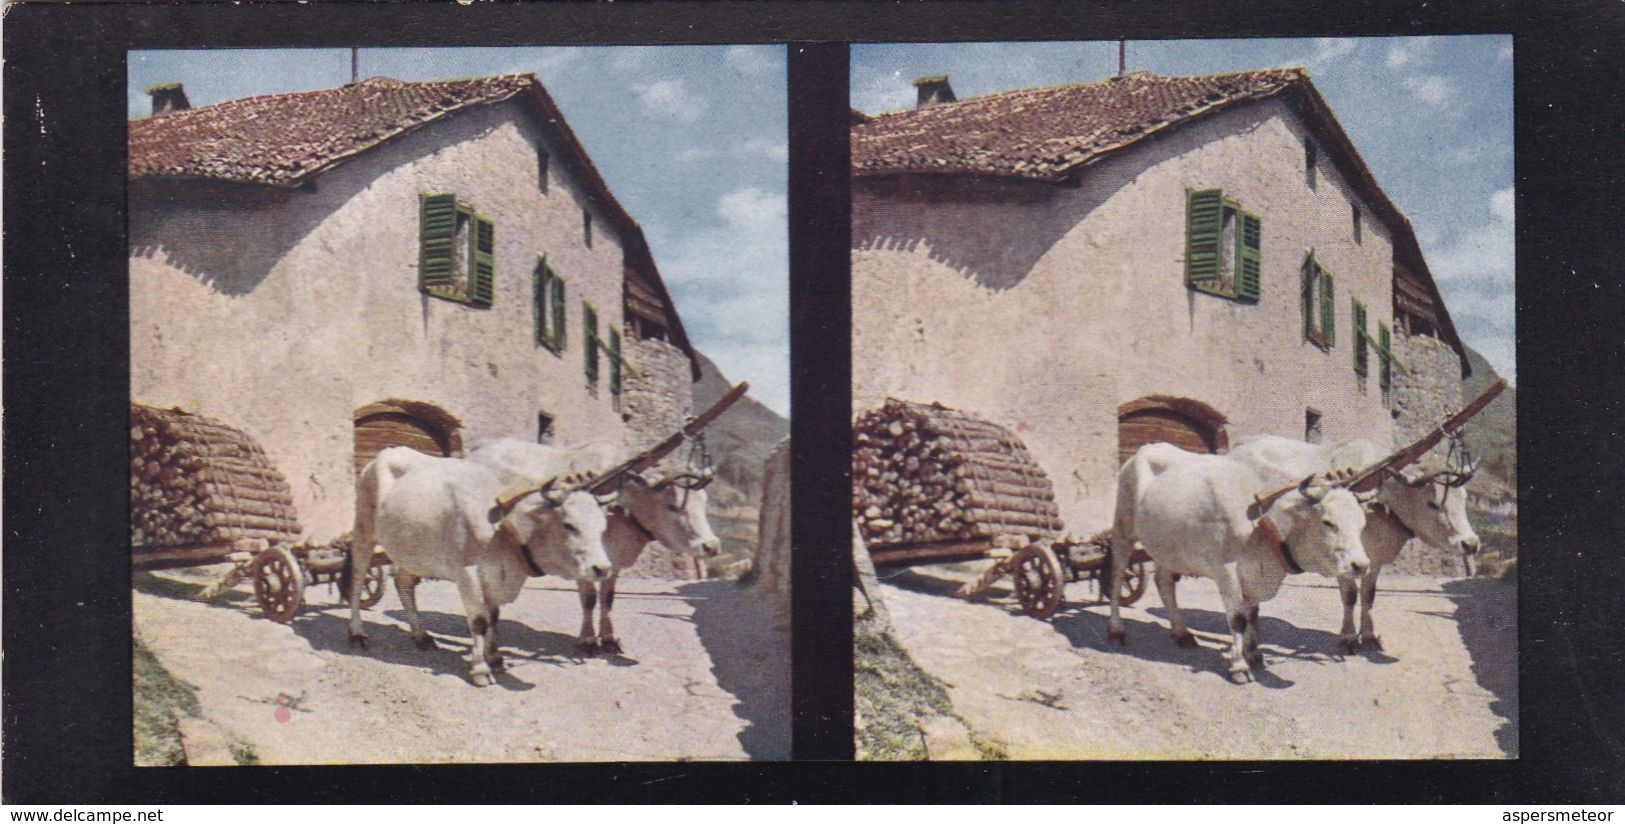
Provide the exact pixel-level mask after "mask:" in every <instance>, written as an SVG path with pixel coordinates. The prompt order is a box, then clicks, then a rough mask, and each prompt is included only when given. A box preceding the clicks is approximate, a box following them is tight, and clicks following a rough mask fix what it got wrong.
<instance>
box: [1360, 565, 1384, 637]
mask: <svg viewBox="0 0 1625 824" xmlns="http://www.w3.org/2000/svg"><path fill="white" fill-rule="evenodd" d="M1381 569H1382V568H1381V567H1377V566H1373V567H1371V571H1370V572H1367V573H1366V574H1365V577H1364V578H1361V579H1360V642H1361V643H1362V644H1364V645H1365V646H1367V647H1370V648H1371V649H1375V650H1380V649H1382V639H1381V638H1378V637H1377V626H1376V625H1375V624H1373V623H1372V622H1371V605H1372V604H1373V603H1374V602H1375V601H1376V600H1377V573H1378V572H1380V571H1381Z"/></svg>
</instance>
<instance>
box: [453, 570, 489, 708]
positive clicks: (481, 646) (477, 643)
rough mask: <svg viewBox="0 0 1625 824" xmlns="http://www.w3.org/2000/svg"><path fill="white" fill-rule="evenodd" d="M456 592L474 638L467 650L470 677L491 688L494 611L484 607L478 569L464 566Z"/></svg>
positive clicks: (480, 684) (481, 685)
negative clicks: (492, 613)
mask: <svg viewBox="0 0 1625 824" xmlns="http://www.w3.org/2000/svg"><path fill="white" fill-rule="evenodd" d="M457 594H458V595H461V596H462V598H463V614H465V615H467V616H468V634H469V636H470V637H471V638H472V639H473V646H472V647H471V648H470V649H469V651H468V664H469V671H468V678H469V680H470V681H473V682H474V686H476V687H488V686H490V685H491V684H492V682H493V681H494V680H495V679H494V677H493V676H492V675H491V662H490V660H489V656H490V642H491V611H490V610H489V609H487V608H486V606H485V592H484V588H483V587H481V586H480V579H479V570H478V569H477V568H475V567H464V568H463V570H462V574H461V575H458V576H457Z"/></svg>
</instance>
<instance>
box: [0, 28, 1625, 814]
mask: <svg viewBox="0 0 1625 824" xmlns="http://www.w3.org/2000/svg"><path fill="white" fill-rule="evenodd" d="M5 22H6V23H7V24H8V25H6V26H5V32H4V37H5V50H6V57H7V60H6V63H5V68H4V72H5V74H4V79H5V101H4V106H5V109H4V113H5V119H6V123H5V156H4V160H3V162H4V164H5V177H6V191H5V195H6V196H5V206H6V209H5V216H4V229H5V239H6V241H7V243H6V244H5V261H4V262H5V298H6V300H5V304H4V307H3V314H4V322H5V350H4V353H5V363H4V367H5V372H4V381H5V384H4V390H5V397H6V398H8V399H9V400H10V403H9V405H8V408H7V409H6V415H5V422H4V425H5V433H4V436H5V440H4V449H5V467H4V468H5V471H6V476H7V477H6V480H8V481H9V483H7V484H5V490H4V496H5V497H4V504H5V506H4V530H5V531H4V534H5V539H6V543H5V547H4V550H5V551H4V554H3V564H4V569H3V573H4V576H3V580H4V585H5V587H6V590H5V596H6V597H5V601H4V615H3V618H4V649H5V667H4V681H3V684H0V688H3V706H0V714H3V719H4V724H5V728H4V755H3V759H4V760H3V766H4V785H3V787H4V789H3V792H4V796H5V800H6V801H7V802H13V803H30V802H32V803H45V802H77V803H85V802H90V801H103V802H154V801H156V802H181V801H189V802H220V803H240V802H247V803H253V802H280V803H303V802H339V803H357V802H369V801H377V802H404V803H414V802H495V801H504V802H539V801H616V802H631V801H688V802H701V801H754V802H783V801H788V800H792V799H793V800H800V801H835V800H871V801H936V802H951V801H1037V800H1045V801H1082V802H1092V801H1116V802H1129V803H1136V802H1147V801H1204V802H1224V801H1243V802H1305V803H1317V802H1333V801H1339V802H1348V803H1367V802H1402V801H1409V802H1443V801H1455V802H1491V803H1494V802H1511V801H1524V802H1529V801H1536V800H1540V801H1557V800H1563V801H1580V800H1612V801H1615V802H1617V801H1619V800H1621V799H1625V686H1622V684H1625V679H1622V678H1621V677H1620V676H1622V675H1625V672H1622V668H1621V666H1620V664H1621V653H1620V652H1619V650H1620V649H1621V648H1622V647H1621V642H1620V637H1621V632H1620V630H1619V628H1618V626H1617V625H1616V623H1615V622H1614V621H1613V620H1611V619H1613V617H1614V616H1613V614H1612V612H1613V611H1614V610H1617V609H1618V607H1619V605H1620V604H1621V603H1622V600H1625V599H1622V598H1621V595H1620V593H1621V592H1625V588H1622V586H1621V585H1622V584H1625V576H1622V574H1621V567H1620V565H1621V560H1622V559H1625V554H1622V551H1621V549H1620V547H1619V539H1620V537H1621V536H1622V535H1625V517H1622V515H1625V506H1622V505H1621V504H1620V499H1621V492H1622V491H1625V490H1622V486H1625V484H1622V483H1621V481H1622V479H1625V470H1622V467H1625V424H1621V423H1620V422H1621V421H1622V420H1625V402H1622V393H1621V391H1620V390H1621V379H1620V370H1621V364H1622V363H1625V342H1622V341H1625V336H1622V335H1621V327H1622V325H1625V324H1622V319H1625V277H1621V275H1620V274H1619V265H1618V261H1620V260H1622V259H1625V248H1622V246H1625V243H1622V237H1625V233H1622V232H1621V231H1620V230H1619V222H1620V221H1619V216H1620V212H1621V207H1620V205H1619V204H1620V202H1621V199H1620V197H1619V195H1618V188H1619V185H1620V182H1621V181H1625V164H1622V162H1621V154H1620V149H1621V147H1620V145H1619V144H1620V135H1622V134H1625V118H1622V95H1621V94H1620V91H1619V90H1620V89H1621V88H1625V82H1622V81H1625V77H1622V73H1621V63H1620V58H1619V57H1618V55H1617V44H1618V43H1620V42H1625V11H1622V7H1621V6H1620V5H1619V4H1618V3H1617V2H1614V0H1558V1H1557V2H1541V3H1528V4H1527V5H1523V6H1517V5H1514V4H1513V3H1511V2H1508V0H1496V1H1495V2H1481V3H1474V4H1455V5H1448V6H1446V5H1444V4H1436V3H1429V2H1425V0H1415V1H1414V2H1392V1H1391V0H1355V1H1354V2H1347V3H1342V4H1337V5H1331V4H1327V5H1325V6H1324V7H1321V6H1316V7H1309V6H1305V5H1303V4H1301V3H1297V2H1293V0H1249V2H1246V3H1237V2H1214V1H1213V0H1199V2H1175V0H1137V1H1136V2H1132V3H1130V2H1101V3H1096V4H1091V5H1088V6H1084V5H1081V4H1072V3H1062V2H1054V1H1053V0H1051V1H1049V2H1035V1H1027V0H1023V1H1020V2H1011V3H1002V4H990V3H975V2H968V1H967V0H953V1H952V2H941V3H858V2H839V3H837V2H826V3H805V4H804V3H794V2H784V1H782V0H766V1H765V2H753V3H746V2H737V1H736V2H720V3H706V4H688V3H673V2H649V3H640V2H622V3H615V4H612V5H588V4H584V3H560V4H549V5H521V4H513V5H495V4H477V5H474V6H460V5H451V4H446V5H429V4H422V5H418V4H393V3H392V4H339V3H332V4H325V5H324V4H310V5H303V4H254V3H245V4H242V5H240V6H239V5H215V4H211V5H171V6H137V5H117V4H106V5H73V6H67V5H44V4H41V5H14V6H12V7H10V8H8V9H7V12H6V20H5ZM1487 32H1512V33H1513V34H1514V35H1515V37H1516V40H1515V43H1516V55H1515V61H1516V63H1515V81H1516V91H1515V103H1516V118H1517V178H1518V196H1519V197H1518V272H1519V277H1518V289H1517V299H1518V312H1519V363H1520V369H1519V373H1520V374H1519V395H1520V401H1521V403H1520V410H1519V416H1520V430H1521V438H1520V455H1521V456H1522V461H1521V463H1522V465H1523V469H1522V479H1521V488H1520V507H1521V516H1522V517H1521V523H1522V525H1523V530H1522V531H1523V533H1524V534H1523V540H1522V544H1523V550H1522V555H1523V558H1524V565H1523V568H1522V572H1521V575H1522V592H1523V598H1522V604H1521V614H1520V654H1521V658H1522V685H1521V695H1522V708H1521V720H1522V729H1521V731H1520V742H1521V751H1522V758H1521V759H1520V760H1519V761H1515V762H1491V761H1473V762H1454V763H1452V762H1367V763H1337V762H1315V763H1274V764H1262V765H1261V764H1246V763H1215V764H1133V763H1114V764H1057V763H1027V764H958V765H950V764H898V765H884V764H851V763H836V762H831V761H827V760H814V761H803V762H800V763H791V764H631V765H557V766H551V765H550V766H547V767H540V768H539V767H534V766H502V767H432V768H429V767H348V768H260V769H240V770H200V769H162V770H154V769H146V770H137V769H135V768H134V767H131V766H129V758H130V753H129V741H130V737H129V730H130V717H129V698H128V696H129V645H128V641H127V635H126V632H127V628H128V615H129V605H130V595H129V586H128V572H127V569H126V567H125V565H124V557H123V555H122V554H121V553H119V552H117V550H116V548H118V547H121V546H123V545H124V542H125V539H126V531H125V526H124V525H125V523H126V518H125V515H126V510H125V507H126V506H127V501H126V498H127V492H126V490H127V486H126V483H125V481H124V479H123V473H122V469H121V468H122V466H123V465H124V461H125V460H126V441H125V434H124V426H125V422H126V415H127V411H126V410H127V407H126V405H125V404H126V398H127V388H126V387H127V386H128V341H127V331H126V330H127V329H128V323H127V320H128V319H127V315H126V312H127V302H128V296H127V294H126V289H125V284H126V278H125V272H126V259H125V249H124V244H123V237H122V235H123V233H122V227H123V225H124V198H123V185H124V176H123V165H124V140H123V135H124V130H123V127H122V122H123V119H124V110H125V102H124V87H123V65H124V63H123V61H124V53H125V50H126V49H128V48H175V47H202V46H215V47H227V46H348V45H354V44H361V45H368V46H387V45H398V46H408V45H448V44H450V43H449V42H448V41H454V42H456V43H458V44H467V45H519V44H526V43H535V42H552V43H559V44H586V43H634V42H636V43H699V42H767V41H772V42H784V41H792V40H797V41H809V42H811V41H836V42H839V41H884V40H894V41H950V40H1023V39H1031V40H1051V39H1055V40H1072V39H1111V38H1116V37H1119V36H1126V37H1131V38H1156V37H1180V36H1183V37H1236V36H1248V35H1255V36H1300V35H1314V36H1327V35H1365V34H1459V33H1487ZM448 33H454V34H450V35H448ZM839 48H840V47H839V46H838V45H836V46H822V47H811V48H808V49H806V50H805V51H804V52H793V53H792V56H791V61H790V71H791V76H792V83H793V84H794V85H793V87H792V94H791V115H792V118H791V125H790V129H791V159H792V161H791V162H792V170H791V175H792V181H791V192H792V196H793V202H792V205H791V221H792V229H791V245H792V255H791V267H792V293H793V295H794V298H793V305H792V330H793V335H794V339H793V341H792V354H793V357H794V359H795V362H794V369H793V377H792V391H793V405H794V413H795V414H794V423H793V426H794V432H795V435H796V437H797V448H796V454H795V461H794V469H793V480H794V483H795V488H796V493H795V495H796V498H795V505H794V510H793V514H794V527H793V528H794V529H795V535H796V538H797V540H798V545H799V546H801V547H802V548H803V550H802V551H801V552H799V553H797V555H796V556H795V560H794V564H795V567H794V573H795V574H796V576H797V580H796V593H795V596H794V601H793V607H792V609H793V617H794V621H795V643H794V660H795V665H796V673H795V695H794V707H795V712H796V715H795V720H794V731H795V734H796V741H795V747H796V752H797V754H798V755H800V756H802V757H813V758H818V759H830V758H836V759H838V758H842V757H844V753H849V752H850V746H851V742H850V733H849V730H850V714H851V707H850V699H849V697H848V696H849V694H850V693H849V690H850V683H851V680H850V679H851V676H850V671H849V669H846V668H847V667H848V664H847V660H848V659H847V650H849V648H850V647H849V640H850V625H849V621H847V620H846V617H845V616H846V610H847V609H848V608H849V604H850V594H849V592H848V590H847V586H848V571H847V569H846V561H845V556H844V544H845V540H846V537H847V530H848V529H849V522H848V520H847V518H848V516H847V513H846V503H845V493H844V490H845V488H846V486H845V484H846V478H845V472H846V455H845V453H846V450H845V448H844V443H845V432H846V427H847V425H848V424H847V419H848V418H849V410H848V409H847V406H848V401H847V400H846V397H847V394H846V393H845V392H844V391H840V387H843V386H844V385H845V381H846V379H847V377H848V375H849V369H850V367H849V363H848V346H849V343H848V338H847V336H846V335H845V334H844V333H843V332H842V330H843V329H844V328H845V326H846V324H847V322H848V320H849V317H850V314H849V310H850V307H849V304H848V302H847V301H848V298H847V283H848V275H847V262H846V254H847V252H846V239H845V238H844V237H842V235H844V234H845V233H846V232H847V231H848V230H847V222H848V206H847V203H846V195H845V191H846V190H845V182H844V179H839V177H840V176H839V175H836V177H834V178H832V177H830V175H831V174H832V172H833V170H834V169H835V168H836V167H838V166H842V165H844V163H845V158H844V153H845V148H844V140H841V139H840V138H838V137H837V135H838V134H839V135H841V136H842V137H844V128H845V126H844V124H845V116H844V114H845V113H844V112H837V111H836V109H837V106H840V107H844V94H845V88H846V84H845V82H844V78H843V77H840V74H841V71H842V70H841V69H839V68H837V66H838V65H839V66H841V67H844V64H845V56H844V55H837V54H836V52H838V51H839ZM837 100H840V101H842V102H840V103H839V104H837V102H836V101H837ZM836 118H839V119H836ZM831 141H833V142H831ZM820 147H822V148H820ZM843 670H845V671H844V672H843ZM1125 735H1132V730H1125ZM843 739H844V740H843Z"/></svg>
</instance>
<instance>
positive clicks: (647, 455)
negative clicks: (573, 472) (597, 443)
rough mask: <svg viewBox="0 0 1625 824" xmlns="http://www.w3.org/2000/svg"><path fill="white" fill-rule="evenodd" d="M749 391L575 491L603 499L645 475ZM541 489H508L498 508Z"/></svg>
mask: <svg viewBox="0 0 1625 824" xmlns="http://www.w3.org/2000/svg"><path fill="white" fill-rule="evenodd" d="M748 389H750V382H749V381H740V382H739V385H738V386H735V387H734V388H732V389H730V390H728V394H726V395H723V396H722V397H721V398H719V399H718V400H717V402H716V403H714V404H711V408H709V409H707V410H705V411H704V412H701V413H700V414H699V415H697V416H695V417H694V419H693V420H690V421H689V422H688V423H687V424H685V425H684V426H683V428H682V429H679V430H677V432H676V433H674V434H673V435H672V436H671V437H669V438H667V439H665V440H664V441H661V442H660V443H658V444H656V445H655V446H654V447H652V448H650V449H647V450H645V451H643V452H640V453H638V454H637V455H635V456H633V457H632V458H629V459H627V460H626V461H624V462H622V463H621V464H620V465H619V466H616V467H614V468H613V469H610V470H609V471H608V472H604V473H601V474H599V475H598V476H597V477H596V478H593V479H591V480H588V481H587V482H585V483H583V484H582V485H580V486H578V487H573V488H574V489H585V490H587V491H589V492H591V493H593V494H594V495H602V494H604V493H606V492H608V491H609V489H610V488H611V487H612V486H613V485H614V484H615V483H617V481H618V480H619V479H620V477H621V476H622V475H625V474H627V473H633V472H642V471H643V470H645V469H648V468H649V467H651V466H654V465H655V464H657V463H660V461H661V459H662V458H665V457H666V456H667V455H670V454H671V453H673V452H675V451H677V447H679V446H682V445H683V441H686V440H688V439H689V438H692V437H694V436H695V435H698V434H699V433H700V430H702V429H704V428H706V427H707V426H710V425H711V423H712V422H713V421H715V420H716V419H717V418H718V417H720V416H721V415H722V413H724V412H726V411H728V408H729V407H731V406H733V405H734V404H735V403H737V402H738V401H739V399H740V398H742V397H744V396H745V391H746V390H748ZM542 486H543V484H539V483H534V482H526V483H522V484H519V485H517V486H513V487H510V488H508V489H505V490H503V491H502V493H501V494H499V495H497V501H496V503H497V506H498V507H499V508H502V509H507V508H508V507H510V506H513V503H514V502H515V501H517V500H519V499H520V498H523V497H525V496H526V495H529V494H531V493H532V492H536V491H538V490H540V489H541V488H542Z"/></svg>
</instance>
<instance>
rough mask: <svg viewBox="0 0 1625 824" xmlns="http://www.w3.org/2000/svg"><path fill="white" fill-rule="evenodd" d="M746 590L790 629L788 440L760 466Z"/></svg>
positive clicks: (777, 623) (775, 620)
mask: <svg viewBox="0 0 1625 824" xmlns="http://www.w3.org/2000/svg"><path fill="white" fill-rule="evenodd" d="M759 517H760V520H759V521H758V522H757V523H758V528H757V531H756V535H757V543H756V556H755V558H753V559H752V561H751V578H752V580H751V584H750V591H751V592H752V593H753V594H755V595H756V596H758V597H760V598H761V599H762V600H764V601H765V602H767V604H768V608H769V609H770V610H771V611H772V613H773V623H774V625H775V626H779V627H784V628H788V627H789V626H790V552H791V544H790V441H789V439H788V438H787V439H785V440H783V441H781V442H780V443H779V445H778V446H776V447H774V448H773V452H772V453H771V454H769V455H768V456H767V460H766V461H763V463H762V506H761V514H760V516H759Z"/></svg>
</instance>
